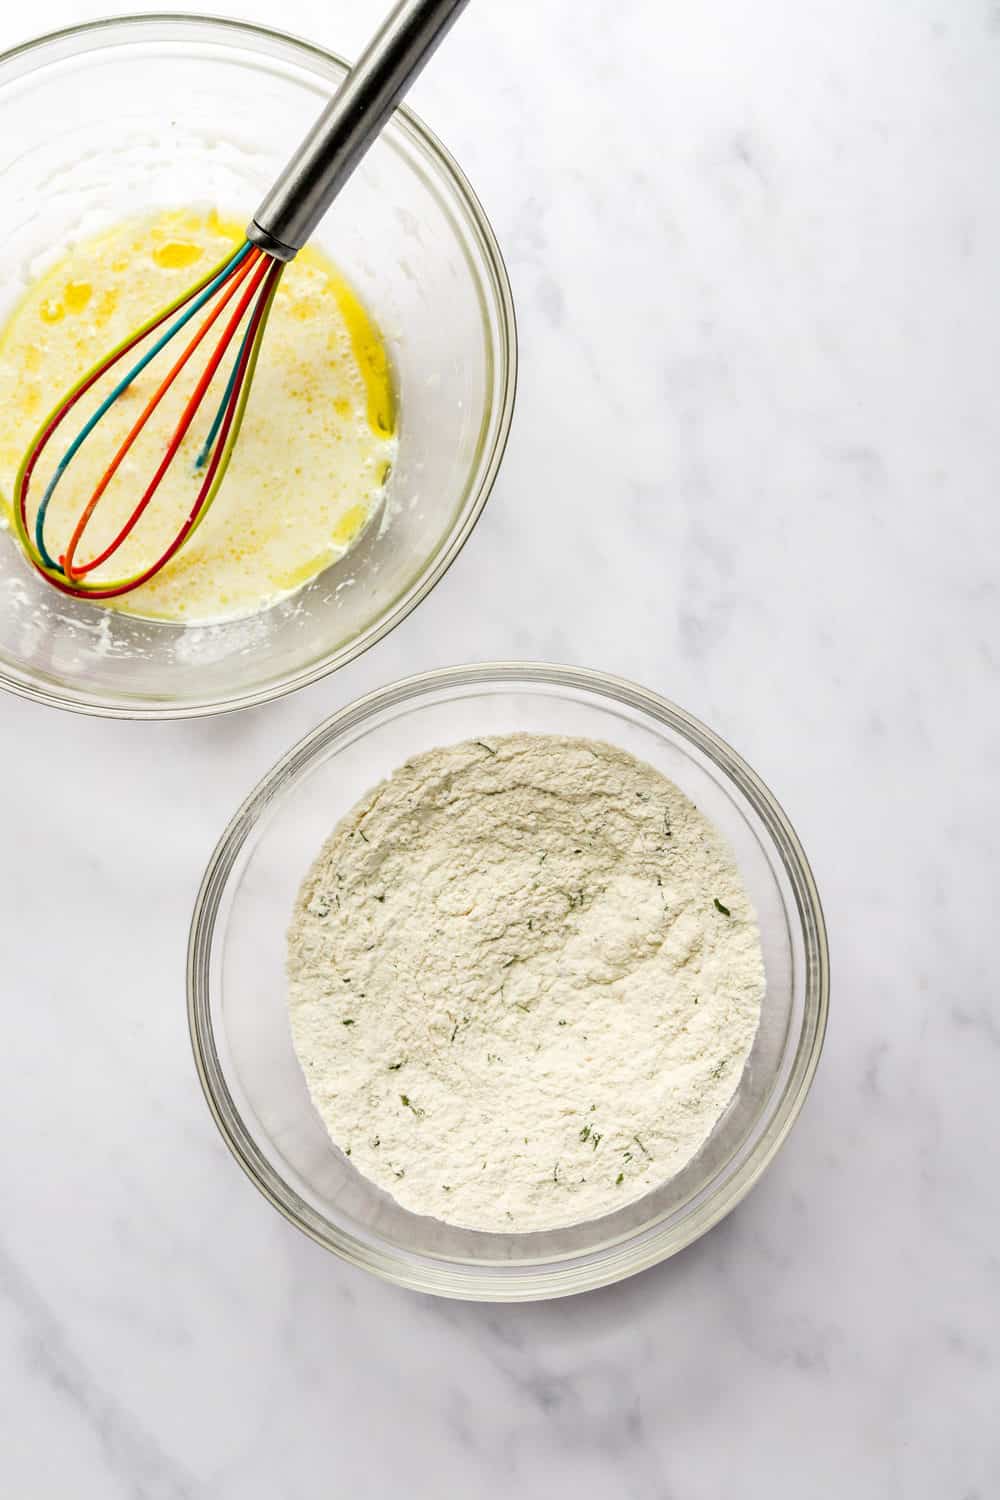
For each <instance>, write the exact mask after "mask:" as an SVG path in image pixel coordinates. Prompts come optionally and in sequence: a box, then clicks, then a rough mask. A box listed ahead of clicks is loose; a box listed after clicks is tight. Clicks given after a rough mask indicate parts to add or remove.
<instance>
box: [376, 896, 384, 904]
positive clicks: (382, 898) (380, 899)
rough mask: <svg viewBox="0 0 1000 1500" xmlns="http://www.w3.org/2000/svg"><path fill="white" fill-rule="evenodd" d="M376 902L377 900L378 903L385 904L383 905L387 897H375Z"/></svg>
mask: <svg viewBox="0 0 1000 1500" xmlns="http://www.w3.org/2000/svg"><path fill="white" fill-rule="evenodd" d="M375 900H376V901H381V902H383V903H384V901H385V897H384V896H376V897H375Z"/></svg>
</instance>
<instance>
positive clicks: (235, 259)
mask: <svg viewBox="0 0 1000 1500" xmlns="http://www.w3.org/2000/svg"><path fill="white" fill-rule="evenodd" d="M251 249H252V246H251V245H250V243H249V242H247V243H246V244H244V245H241V247H240V248H239V250H237V251H236V252H235V254H234V255H233V256H232V257H231V258H230V259H229V260H228V261H227V262H226V264H225V265H224V266H223V268H222V270H221V271H220V272H219V273H218V275H217V276H215V277H213V279H212V280H211V281H210V282H209V284H208V286H207V287H205V289H204V291H202V292H199V294H198V296H197V297H195V299H194V300H193V302H192V303H191V304H190V306H189V307H187V308H186V309H185V310H184V312H183V313H182V314H181V316H180V317H179V318H177V319H176V320H175V322H173V323H172V324H171V325H170V327H169V328H168V329H167V331H166V333H164V334H162V335H161V336H160V338H158V339H157V340H156V342H155V343H154V344H153V346H152V348H151V349H148V350H147V351H146V353H145V354H144V355H143V356H142V358H141V359H139V360H137V361H136V363H135V364H134V365H133V366H132V368H131V369H130V370H129V371H128V373H127V374H126V375H123V376H122V378H121V380H120V381H119V382H118V384H117V385H116V386H115V388H114V390H112V391H111V393H110V394H109V395H108V396H106V397H105V398H104V400H103V401H102V402H101V404H100V406H98V407H97V409H96V411H95V412H94V413H93V414H92V415H91V416H90V417H89V418H88V419H87V421H86V422H85V423H84V424H83V426H82V427H81V429H80V431H79V432H78V433H77V435H76V437H75V438H74V439H73V441H72V442H71V443H70V445H69V447H68V448H67V449H66V452H65V453H64V454H63V456H62V458H61V459H60V460H59V462H58V464H57V465H56V467H55V471H54V473H53V475H52V478H51V479H50V480H49V482H48V484H47V485H46V487H45V492H44V494H43V495H42V498H41V500H40V502H39V505H38V511H37V513H36V515H35V545H36V547H37V548H38V553H39V556H40V557H41V559H42V561H43V562H44V564H45V566H46V567H47V568H51V569H52V570H53V572H56V573H63V574H65V569H64V568H63V567H62V565H61V564H60V563H59V562H58V561H57V560H56V559H55V558H54V557H52V555H51V554H50V552H49V550H48V548H47V547H46V545H45V515H46V512H47V510H48V508H49V502H50V501H51V499H52V496H53V494H54V493H55V488H56V485H57V484H58V483H59V481H60V479H61V478H62V476H63V474H64V473H65V472H66V470H67V468H68V467H69V465H70V464H71V463H72V461H73V459H74V458H75V457H76V455H77V453H78V452H79V451H80V449H81V447H82V446H83V444H84V443H85V442H86V440H87V438H88V437H89V436H90V434H91V433H92V432H93V430H94V428H95V427H96V426H97V424H98V423H99V422H100V421H101V419H102V418H103V417H104V416H105V415H106V414H107V412H108V411H109V410H110V408H111V407H112V406H113V405H114V403H115V402H116V401H117V400H118V397H119V396H120V395H122V393H123V392H124V391H127V390H128V388H129V386H130V385H131V384H132V382H133V381H134V380H135V379H136V378H137V376H139V375H141V374H142V372H143V370H144V369H145V368H146V366H147V365H148V364H150V363H151V362H152V361H153V360H154V359H155V358H156V356H157V355H158V354H159V353H160V352H161V351H162V350H163V349H164V348H165V347H166V345H167V344H169V343H170V340H171V339H172V338H174V337H175V335H176V334H178V333H179V332H180V330H181V329H182V328H183V327H184V326H185V325H186V324H187V323H190V321H191V319H192V318H193V317H194V316H195V314H196V313H198V312H200V311H201V309H202V308H203V307H204V306H205V303H206V302H207V301H208V300H209V298H211V297H213V296H214V295H215V293H216V292H217V291H218V290H219V288H220V286H222V284H223V282H225V281H228V279H229V277H230V276H231V275H232V274H233V272H234V271H235V270H236V268H237V266H239V265H240V264H241V262H242V261H243V260H245V259H246V257H247V256H248V255H249V254H250V251H251ZM245 338H246V335H245V334H244V339H245ZM238 368H239V361H238V360H237V363H236V365H234V367H233V374H232V375H231V376H230V381H229V385H228V387H227V396H228V395H229V394H230V393H231V390H232V382H233V379H234V378H235V372H236V370H237V369H238ZM225 399H226V398H225V397H224V398H223V407H222V408H220V413H217V416H216V421H215V422H213V430H212V437H213V438H214V436H215V433H217V432H218V429H219V425H220V424H221V421H222V416H221V411H222V410H224V407H225ZM201 463H202V459H201V458H200V457H199V462H198V465H197V467H200V466H201Z"/></svg>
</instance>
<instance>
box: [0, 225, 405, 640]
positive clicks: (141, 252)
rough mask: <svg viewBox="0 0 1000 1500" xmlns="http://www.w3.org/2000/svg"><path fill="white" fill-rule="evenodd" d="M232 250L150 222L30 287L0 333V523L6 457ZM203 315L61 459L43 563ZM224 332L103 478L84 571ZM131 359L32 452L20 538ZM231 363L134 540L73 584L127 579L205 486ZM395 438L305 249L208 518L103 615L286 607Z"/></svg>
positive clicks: (382, 393)
mask: <svg viewBox="0 0 1000 1500" xmlns="http://www.w3.org/2000/svg"><path fill="white" fill-rule="evenodd" d="M242 240H243V230H242V228H241V227H239V226H238V225H236V224H234V223H228V222H225V221H223V220H221V219H220V218H219V217H218V215H217V214H216V213H214V212H210V213H201V212H196V211H191V212H186V211H171V212H166V213H160V214H157V215H156V216H155V217H152V218H146V219H135V220H130V221H128V222H126V223H123V224H120V225H118V226H117V227H116V228H114V229H112V230H110V231H108V232H106V233H104V234H102V235H100V236H99V237H97V238H95V239H93V240H90V241H88V242H86V243H83V244H81V245H79V246H77V247H75V248H74V249H73V250H72V251H71V252H70V253H69V254H68V255H67V256H66V257H65V258H64V259H63V260H61V261H60V262H59V263H58V264H57V265H55V266H54V267H53V268H52V269H51V270H49V271H48V272H46V273H45V275H44V276H42V277H41V278H40V279H39V280H38V281H36V282H35V283H34V285H33V286H32V287H31V288H30V289H29V291H28V292H27V294H26V295H25V296H24V297H23V298H22V300H21V302H20V303H19V305H18V306H17V308H16V309H15V310H14V312H13V314H12V316H11V317H10V319H9V321H8V322H7V324H6V326H5V327H4V328H3V329H2V330H0V512H6V516H7V518H8V519H9V516H10V500H11V496H12V495H13V493H14V485H15V480H16V476H17V470H18V466H19V465H20V462H21V459H22V458H23V456H24V453H25V451H26V450H27V448H28V447H29V445H30V443H31V441H32V439H33V437H34V435H35V433H36V431H37V429H38V428H39V426H40V425H41V423H42V422H43V420H44V419H45V418H46V417H47V416H48V414H49V412H50V411H51V410H52V409H53V408H54V407H55V405H56V404H57V402H58V401H59V400H60V399H61V398H62V396H63V395H64V393H65V392H66V391H68V390H69V389H70V387H72V386H73V385H74V384H75V382H76V381H77V380H79V379H80V377H81V376H82V375H83V374H84V373H85V372H86V371H87V370H89V369H90V367H91V366H92V365H94V364H95V363H96V362H97V361H98V360H99V359H100V358H101V357H102V356H103V355H105V354H106V353H107V352H108V350H109V349H111V348H113V347H114V346H115V345H116V344H117V343H118V342H119V341H120V340H122V339H124V338H125V337H126V336H127V335H128V334H129V333H131V332H132V331H133V330H134V329H136V328H137V327H139V326H141V325H142V324H143V323H144V322H146V321H147V320H148V319H149V318H150V316H152V315H153V314H154V313H155V312H157V311H159V310H160V309H162V308H163V307H164V306H165V305H167V304H169V303H170V302H172V301H173V300H174V299H175V298H177V297H178V296H180V295H181V293H182V292H184V291H185V290H186V289H187V288H188V287H189V286H190V285H191V284H192V283H193V282H195V281H197V280H199V279H200V278H201V277H203V276H204V275H205V274H206V273H207V272H208V271H209V270H210V269H211V268H212V267H213V266H214V265H215V264H216V263H217V262H219V261H221V260H222V259H223V257H224V256H225V255H227V254H228V253H230V252H231V251H232V250H233V249H234V248H235V247H236V246H237V245H239V244H240V243H241V242H242ZM237 295H238V294H237ZM234 306H235V301H234V302H233V303H231V304H230V305H229V308H228V309H227V312H228V311H230V310H232V308H233V307H234ZM202 316H203V315H197V316H196V317H195V319H194V320H193V321H192V323H191V324H190V325H189V326H188V328H187V329H185V330H184V331H183V332H182V333H181V335H180V336H179V337H178V338H177V339H176V340H174V341H173V342H172V343H171V344H170V345H168V347H167V349H166V350H164V352H163V354H162V355H160V356H159V357H158V358H157V359H155V360H154V361H153V362H152V364H151V365H150V366H149V367H148V369H147V370H146V371H144V372H143V374H142V375H141V376H139V377H138V378H137V380H136V381H135V382H134V384H133V385H132V386H131V387H130V388H129V389H128V390H127V391H126V392H124V393H123V395H122V396H121V397H120V398H119V400H118V401H117V402H116V403H115V405H114V406H113V407H112V408H111V410H110V411H109V412H108V415H107V416H106V417H105V418H104V420H103V421H102V422H101V423H100V424H99V426H98V427H97V428H96V430H95V431H94V433H93V434H92V436H91V437H90V438H89V439H88V440H87V442H86V443H85V444H84V445H83V447H82V448H81V449H80V451H79V453H78V454H77V455H76V457H75V458H74V459H73V462H72V463H71V465H70V467H69V468H68V469H67V471H66V473H65V475H64V476H63V478H62V479H61V480H60V483H59V485H58V487H57V489H56V491H55V493H54V496H53V500H52V503H51V505H50V507H49V512H48V518H47V524H46V531H45V536H46V543H47V545H48V547H49V551H50V552H51V554H52V555H53V556H58V555H59V554H60V553H61V552H62V551H63V549H64V548H65V546H66V543H67V542H68V539H69V536H70V534H71V532H72V529H73V526H74V524H75V521H76V518H77V517H78V515H79V513H80V511H81V510H82V508H83V506H84V505H85V504H86V502H87V500H88V499H89V497H90V495H91V493H92V492H93V489H94V487H95V485H96V484H97V481H98V479H99V478H100V476H101V474H102V472H103V470H104V469H105V467H106V466H107V464H108V462H109V460H110V459H111V458H112V456H113V455H114V453H115V452H116V450H117V448H118V446H119V443H120V442H121V441H122V439H123V438H124V436H125V434H126V433H127V432H128V430H129V428H130V427H131V426H132V424H133V423H134V421H135V420H136V417H137V416H138V414H139V413H140V411H142V409H143V407H144V406H145V404H146V401H147V400H148V399H149V397H150V395H151V394H152V392H153V391H154V390H155V389H156V387H157V386H158V385H159V383H160V381H161V380H162V379H163V377H164V376H165V374H166V372H167V370H168V369H169V368H170V366H171V364H172V363H173V361H174V360H175V359H176V358H177V356H178V355H179V354H180V352H181V350H182V349H183V348H184V344H185V341H186V339H187V338H189V337H190V333H191V332H192V331H193V330H194V329H196V328H197V327H198V326H200V322H201V318H202ZM226 316H227V314H226V313H224V314H223V315H222V318H220V321H219V323H217V324H216V325H214V327H213V332H212V333H211V334H209V335H208V337H207V338H206V340H205V342H204V344H203V345H202V346H200V348H199V354H198V355H196V356H195V358H194V360H193V361H192V365H191V366H189V367H188V368H187V369H185V371H184V372H182V374H181V376H180V378H179V380H178V382H177V383H176V386H175V388H174V390H172V391H171V393H170V394H169V395H168V396H167V397H166V398H165V399H164V400H163V402H162V403H161V405H160V406H159V407H158V408H157V410H156V411H155V413H154V414H153V417H152V418H151V420H150V422H149V424H148V426H147V428H146V429H145V432H144V434H143V436H142V438H141V439H140V440H139V441H138V442H137V444H136V446H135V447H134V448H133V449H132V451H131V453H130V454H129V456H128V458H127V459H126V460H125V462H124V463H123V465H122V467H121V469H120V470H119V471H118V473H117V475H116V476H115V478H114V480H113V481H112V483H111V485H110V486H109V488H108V490H107V491H106V493H105V496H104V498H103V499H102V500H101V502H100V504H99V506H98V508H97V510H96V511H95V513H94V517H93V520H92V522H91V524H90V526H89V527H88V529H87V531H86V533H85V535H84V538H83V541H82V543H81V546H80V548H79V549H78V551H77V554H76V556H77V560H78V561H81V560H87V559H89V558H91V557H93V556H95V555H96V554H97V553H98V552H99V551H100V550H101V549H102V547H103V545H104V544H106V543H107V542H108V541H110V540H111V538H112V537H113V536H114V535H115V534H116V533H117V531H118V529H119V528H120V527H121V525H122V523H123V522H124V521H125V520H126V519H127V517H128V516H129V515H130V514H131V512H132V510H133V508H134V506H135V504H136V502H137V501H138V500H139V498H140V496H141V495H142V493H143V491H144V489H145V487H146V485H147V484H148V482H149V480H150V479H151V478H152V475H153V473H154V472H155V470H156V467H157V465H158V463H159V460H160V458H161V457H162V455H163V452H164V450H165V448H166V446H167V443H168V442H169V439H170V436H171V434H172V432H173V430H174V427H175V426H176V423H177V420H178V417H179V415H180V412H181V410H182V408H183V405H184V403H185V400H186V398H187V397H188V395H190V393H191V391H192V389H193V386H194V383H195V382H196V380H197V378H198V374H199V373H200V370H201V368H202V364H203V361H204V357H206V356H207V353H208V352H209V350H210V348H211V347H212V345H213V342H214V336H215V335H216V334H217V332H218V330H220V329H221V327H222V325H223V321H224V319H225V318H226ZM144 347H145V346H139V348H137V349H136V350H135V351H133V352H132V353H130V354H129V355H128V356H126V359H125V360H124V361H123V362H122V363H121V364H119V365H118V366H117V367H116V369H115V371H114V373H113V376H109V377H106V378H105V380H104V382H102V383H100V384H98V385H97V386H95V387H93V388H92V389H91V391H89V392H88V393H87V395H86V396H85V397H84V398H83V399H82V400H81V402H80V404H79V406H78V407H77V408H75V409H74V411H73V413H72V414H71V415H70V416H69V417H68V418H67V419H66V421H65V423H64V424H63V425H62V426H61V427H60V429H59V431H58V433H57V434H56V435H55V436H54V437H53V439H52V440H51V442H50V444H49V445H48V447H47V448H46V449H45V452H44V454H43V456H42V458H41V459H40V460H39V464H38V467H37V469H36V471H35V474H34V475H33V477H32V482H31V489H30V491H29V503H28V515H29V523H30V522H31V520H32V518H33V513H34V506H35V505H37V503H38V501H39V499H40V497H41V495H42V493H43V491H44V488H45V484H46V481H47V479H48V477H49V475H50V474H51V472H52V469H53V467H54V465H55V463H56V461H57V460H58V458H59V457H60V456H61V455H62V453H63V452H64V451H65V449H66V448H67V447H68V445H69V443H70V441H71V440H72V438H73V437H74V436H75V435H76V433H77V432H78V431H79V429H80V427H81V426H82V425H83V423H84V421H85V420H86V418H87V417H88V416H89V415H90V414H91V413H92V412H93V411H94V409H95V408H96V406H97V405H98V404H99V403H100V400H101V399H102V396H103V395H104V394H106V393H107V391H108V390H110V389H111V386H112V385H113V384H114V383H115V382H116V381H117V380H118V379H120V378H121V375H122V374H123V373H124V372H125V370H126V369H127V368H129V365H130V364H131V363H134V361H135V360H136V359H137V358H138V357H139V356H140V354H141V353H142V350H143V348H144ZM202 350H204V351H205V352H204V355H203V354H202V352H201V351H202ZM235 352H236V343H235V342H234V344H233V346H232V352H231V353H230V354H229V355H227V357H226V359H224V361H223V363H222V365H221V367H220V370H219V371H218V373H217V375H216V376H215V378H214V380H213V382H212V384H211V385H210V386H209V389H208V391H207V392H206V396H205V400H204V402H203V403H202V407H201V410H200V412H199V415H198V417H197V419H196V420H195V422H194V424H193V426H192V428H191V429H190V431H189V432H188V434H187V436H186V437H185V439H184V441H183V443H182V444H181V447H180V450H179V451H178V453H177V456H176V458H175V459H174V462H173V463H172V465H171V467H170V468H169V469H168V470H167V473H166V476H165V478H164V479H163V482H162V484H161V486H160V488H159V489H158V491H157V492H156V495H155V496H154V498H153V500H152V502H151V503H150V505H149V507H148V509H147V510H146V512H145V514H144V515H143V517H142V519H141V520H140V522H139V523H138V525H137V526H136V529H135V531H134V532H133V533H132V535H131V536H130V537H129V538H128V540H127V541H126V542H125V543H124V544H123V545H122V547H121V549H120V550H119V551H118V552H117V553H116V554H115V556H114V557H112V558H110V559H109V560H108V562H107V563H105V564H103V565H102V566H101V567H100V568H99V569H96V570H95V571H94V572H93V573H91V574H88V575H87V581H88V582H92V583H98V582H101V581H103V580H108V579H115V578H121V577H127V576H128V575H129V574H131V573H134V572H137V571H139V570H140V569H141V568H142V567H143V566H148V565H149V564H150V563H151V562H153V561H154V560H155V559H156V558H157V557H158V556H159V555H160V553H161V552H162V551H163V550H164V549H165V548H166V547H167V546H168V545H169V543H170V541H171V539H172V538H173V536H174V535H175V534H176V532H177V530H178V528H179V527H180V525H181V523H182V521H183V520H184V518H185V517H186V516H187V514H188V512H189V511H190V509H191V506H192V504H193V502H194V499H195V496H196V495H197V491H198V488H199V486H200V484H201V482H202V479H203V478H204V471H203V470H197V469H196V467H195V459H196V457H197V455H198V452H199V450H200V448H201V446H202V443H203V441H204V438H205V435H206V433H207V430H208V427H209V424H210V423H211V420H212V417H213V415H214V413H215V410H216V407H217V406H218V403H219V401H220V399H221V396H222V392H223V389H224V387H225V382H226V380H227V378H228V373H229V370H230V368H231V364H232V360H233V358H234V357H235ZM395 428H396V412H395V400H394V395H393V386H392V373H391V367H390V363H389V357H388V354H387V351H386V347H385V344H384V342H383V339H382V336H381V333H380V332H379V330H378V328H377V327H376V325H375V323H374V322H373V320H372V319H371V317H370V316H369V314H368V313H367V311H366V310H365V307H364V305H363V304H362V302H361V301H360V299H359V298H358V296H357V294H356V293H355V292H354V291H353V290H352V288H351V287H350V285H349V284H348V283H347V281H345V279H344V278H343V276H342V275H340V273H339V272H338V271H337V270H336V268H335V267H334V265H333V264H332V263H331V262H330V261H329V260H328V259H327V258H326V257H325V256H324V255H323V254H322V253H321V252H320V251H318V250H316V249H313V248H312V247H307V248H306V249H305V250H303V251H301V252H300V253H299V255H298V256H297V257H296V259H295V260H294V261H293V262H292V263H291V264H290V265H289V266H288V267H286V269H285V271H284V274H283V276H282V278H281V281H280V283H279V286H278V291H277V294H276V296H275V299H274V303H273V305H272V308H271V315H270V319H269V321H268V325H267V329H266V331H265V334H264V342H263V347H262V351H261V355H260V360H259V362H258V365H257V371H256V375H255V378H254V383H253V388H252V390H251V393H250V399H249V402H248V404H247V408H246V413H245V416H244V420H243V426H242V429H241V431H240V436H239V439H238V442H237V444H236V448H235V450H234V453H233V457H232V461H231V463H230V465H229V470H228V472H227V474H226V478H225V480H224V482H223V484H222V487H221V489H220V491H219V493H218V495H217V496H216V499H215V501H214V504H213V505H212V507H211V509H210V510H209V512H208V514H207V515H206V517H205V519H204V521H203V522H202V523H201V525H200V526H199V527H198V529H197V531H196V532H195V533H194V534H193V535H192V537H191V539H190V540H189V541H188V542H186V543H185V545H184V546H183V547H182V548H181V550H180V551H179V552H178V553H177V555H176V556H175V557H174V558H173V559H172V560H171V561H170V563H168V564H167V566H166V567H165V568H164V569H163V571H162V572H161V573H159V574H158V575H157V576H156V577H155V578H153V579H151V580H150V581H149V582H148V583H145V584H143V585H142V586H141V587H140V588H138V589H135V590H134V591H133V592H132V593H130V594H125V595H123V596H122V597H121V598H118V599H113V600H109V601H108V603H109V604H110V605H111V606H112V607H114V608H117V609H121V610H124V611H127V612H128V613H131V614H136V615H142V616H145V617H153V618H160V619H168V620H178V621H186V622H204V621H210V620H218V619H225V618H232V617H234V616H238V615H245V614H250V613H252V612H254V611H255V610H258V609H262V608H265V607H267V606H268V605H270V604H272V603H274V601H275V600H276V599H280V598H282V597H284V596H286V595H288V594H289V593H292V592H294V591H295V590H296V589H298V588H300V587H301V586H302V585H303V584H305V583H307V582H308V581H309V580H310V579H311V578H313V577H315V576H316V574H317V573H319V572H321V571H322V570H323V569H324V568H326V567H328V566H329V565H330V563H332V562H335V561H336V560H337V559H338V558H340V557H342V556H343V555H344V553H345V552H347V551H348V549H349V548H350V547H351V545H352V544H353V543H354V542H355V541H356V540H357V538H358V537H359V536H360V534H361V532H362V531H363V530H364V528H365V526H366V524H367V523H368V521H369V520H370V519H371V517H372V516H373V515H374V514H375V512H376V511H377V510H378V508H379V506H380V504H381V501H382V498H383V495H384V487H385V482H386V478H387V476H388V473H389V469H390V467H391V465H392V462H393V459H394V456H395V451H396V442H395Z"/></svg>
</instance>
